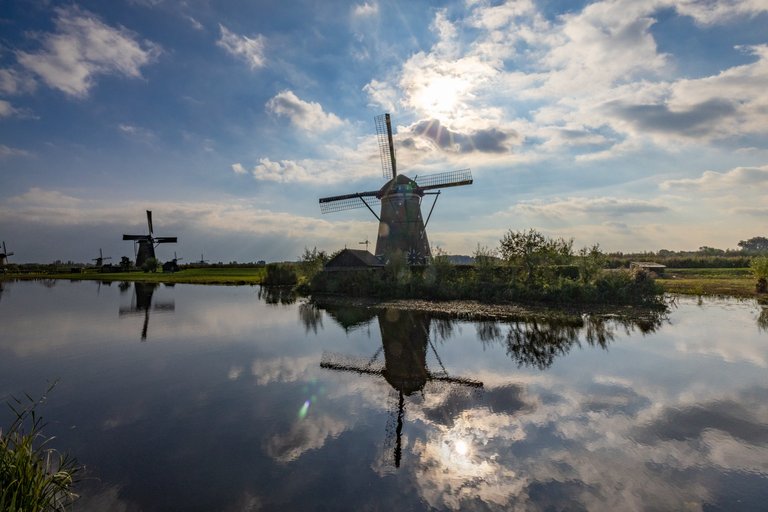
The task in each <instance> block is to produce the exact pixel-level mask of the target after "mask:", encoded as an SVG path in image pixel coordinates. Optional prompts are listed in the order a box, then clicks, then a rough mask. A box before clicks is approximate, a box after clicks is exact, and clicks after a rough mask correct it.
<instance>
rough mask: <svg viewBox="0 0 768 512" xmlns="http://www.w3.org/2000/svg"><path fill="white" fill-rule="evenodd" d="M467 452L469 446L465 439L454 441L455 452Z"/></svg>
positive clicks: (462, 453)
mask: <svg viewBox="0 0 768 512" xmlns="http://www.w3.org/2000/svg"><path fill="white" fill-rule="evenodd" d="M467 452H469V446H468V445H467V443H466V442H465V441H461V440H459V441H456V453H458V454H459V455H461V456H464V455H466V454H467Z"/></svg>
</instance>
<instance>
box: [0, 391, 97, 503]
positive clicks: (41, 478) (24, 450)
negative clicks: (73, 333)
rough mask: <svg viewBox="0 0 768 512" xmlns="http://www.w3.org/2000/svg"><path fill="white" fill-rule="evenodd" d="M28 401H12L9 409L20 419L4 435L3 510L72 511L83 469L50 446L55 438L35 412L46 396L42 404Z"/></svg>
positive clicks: (0, 459)
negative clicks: (71, 506) (44, 430)
mask: <svg viewBox="0 0 768 512" xmlns="http://www.w3.org/2000/svg"><path fill="white" fill-rule="evenodd" d="M52 388H53V386H51V387H50V388H49V389H48V391H50V390H51V389H52ZM27 400H28V403H27V404H26V405H25V404H24V402H22V401H21V400H19V399H16V398H14V399H12V402H11V403H9V404H8V405H9V406H10V408H11V410H12V411H13V413H14V414H15V416H16V419H15V420H14V421H13V422H12V423H11V425H10V427H9V428H8V430H7V431H0V510H2V511H4V512H27V511H29V512H32V511H35V512H37V511H45V512H47V511H65V510H68V509H69V506H70V505H71V504H72V503H73V502H74V501H75V499H77V495H76V494H75V493H74V492H73V486H74V484H75V482H76V480H75V479H76V477H77V474H78V473H79V472H80V471H81V470H82V467H81V466H79V465H78V463H77V461H76V460H75V459H74V458H73V457H71V456H69V455H68V454H61V453H59V452H58V451H56V450H54V449H53V448H50V447H49V446H48V445H49V443H50V441H51V440H52V439H53V438H50V437H47V436H45V435H43V432H42V430H43V427H44V424H43V421H42V418H40V416H39V415H37V413H36V411H35V409H36V408H37V407H38V406H39V405H41V404H42V403H43V402H44V401H45V395H43V397H42V398H40V399H39V400H35V399H33V398H32V397H30V396H29V395H27Z"/></svg>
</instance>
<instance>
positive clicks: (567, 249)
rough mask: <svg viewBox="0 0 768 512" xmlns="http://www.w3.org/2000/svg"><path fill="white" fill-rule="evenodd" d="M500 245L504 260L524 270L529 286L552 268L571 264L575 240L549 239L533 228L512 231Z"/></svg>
mask: <svg viewBox="0 0 768 512" xmlns="http://www.w3.org/2000/svg"><path fill="white" fill-rule="evenodd" d="M500 243H501V245H500V247H499V252H500V253H501V256H502V258H504V259H505V260H506V261H507V262H508V263H509V264H512V265H520V266H521V267H522V268H523V270H524V271H525V274H526V278H525V282H526V284H527V285H528V286H530V285H532V284H533V283H534V281H535V279H536V278H537V277H542V276H543V275H544V274H545V273H546V272H547V271H548V270H549V269H550V268H551V267H552V266H554V265H561V264H564V263H569V262H570V260H571V257H572V256H573V254H572V250H573V239H570V240H565V239H563V238H549V237H547V236H544V235H543V234H542V233H539V232H538V231H536V230H535V229H532V228H531V229H529V230H528V231H512V230H511V229H510V230H509V231H508V232H507V233H506V234H505V235H504V238H502V239H501V242H500Z"/></svg>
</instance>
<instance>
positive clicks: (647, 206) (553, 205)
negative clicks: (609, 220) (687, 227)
mask: <svg viewBox="0 0 768 512" xmlns="http://www.w3.org/2000/svg"><path fill="white" fill-rule="evenodd" d="M668 210H669V207H667V206H665V205H663V204H660V203H659V202H658V201H646V200H641V199H622V198H614V197H594V198H589V197H570V198H566V199H555V200H552V201H550V202H545V201H542V200H538V199H536V200H531V201H523V202H520V203H518V204H517V205H515V206H514V207H512V208H511V212H512V213H513V214H515V215H517V214H528V215H543V216H547V217H562V218H568V217H570V216H572V215H574V214H579V215H601V216H605V217H622V216H625V215H634V214H643V213H663V212H666V211H668Z"/></svg>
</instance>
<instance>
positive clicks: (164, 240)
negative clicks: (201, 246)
mask: <svg viewBox="0 0 768 512" xmlns="http://www.w3.org/2000/svg"><path fill="white" fill-rule="evenodd" d="M177 241H178V237H175V236H159V237H157V238H155V243H156V244H175V243H176V242H177Z"/></svg>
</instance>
